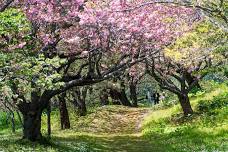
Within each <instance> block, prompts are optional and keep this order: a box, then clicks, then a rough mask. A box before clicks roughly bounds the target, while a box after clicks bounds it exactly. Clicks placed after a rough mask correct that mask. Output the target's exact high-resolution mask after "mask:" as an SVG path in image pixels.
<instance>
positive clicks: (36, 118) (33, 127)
mask: <svg viewBox="0 0 228 152" xmlns="http://www.w3.org/2000/svg"><path fill="white" fill-rule="evenodd" d="M41 115H42V112H41V111H40V110H39V111H28V112H27V113H23V121H24V122H23V124H24V125H23V126H24V127H23V135H24V136H23V138H24V139H29V140H31V141H36V140H39V139H41V137H42V135H41V131H40V129H41Z"/></svg>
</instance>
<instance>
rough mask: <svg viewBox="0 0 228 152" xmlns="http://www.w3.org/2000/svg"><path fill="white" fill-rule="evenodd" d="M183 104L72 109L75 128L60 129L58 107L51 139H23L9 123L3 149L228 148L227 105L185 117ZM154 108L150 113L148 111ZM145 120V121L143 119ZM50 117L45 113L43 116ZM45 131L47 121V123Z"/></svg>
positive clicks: (214, 92) (213, 92)
mask: <svg viewBox="0 0 228 152" xmlns="http://www.w3.org/2000/svg"><path fill="white" fill-rule="evenodd" d="M208 90H210V91H209V92H206V93H202V94H199V95H198V96H197V97H192V98H191V102H192V104H193V107H194V108H195V107H196V106H197V103H198V101H199V100H203V99H213V96H219V95H220V94H221V93H223V92H227V91H228V88H227V87H226V86H219V87H216V88H214V89H208ZM179 112H180V107H179V106H174V107H171V108H166V109H157V110H154V109H149V108H124V107H121V106H107V107H101V108H98V109H96V111H95V112H92V113H90V114H89V115H87V116H85V117H82V118H80V119H79V118H78V117H75V115H74V114H73V112H71V115H70V116H71V119H72V121H71V125H72V129H70V130H66V131H60V130H59V128H60V127H59V124H58V122H59V120H58V119H59V118H58V117H57V115H56V114H55V113H54V112H53V115H52V127H53V134H52V140H50V141H48V142H47V141H44V144H41V145H40V144H37V143H30V142H28V141H24V140H20V136H21V133H20V130H18V133H17V134H15V135H12V134H10V133H9V129H8V130H7V129H6V130H2V131H1V130H0V136H1V139H0V151H1V150H4V151H12V152H14V151H26V152H27V151H48V152H49V151H50V152H51V151H53V152H54V151H63V152H65V151H81V152H87V151H100V152H106V151H107V152H139V151H143V152H163V151H175V152H182V151H188V152H189V151H203V150H205V151H216V150H217V151H226V150H228V147H226V146H227V142H228V141H227V139H228V127H227V124H228V122H227V120H228V119H226V118H227V116H228V115H227V114H228V108H227V107H226V108H224V109H219V110H218V113H217V114H216V115H210V116H209V115H205V114H195V115H193V116H191V117H189V118H188V119H183V118H182V117H181V115H178V113H179ZM148 113H149V114H148ZM143 118H145V119H144V121H143V123H142V124H141V122H142V120H143ZM43 121H45V117H44V119H43ZM42 130H43V133H44V134H45V133H46V126H45V122H43V126H42Z"/></svg>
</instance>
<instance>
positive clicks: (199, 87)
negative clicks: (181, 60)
mask: <svg viewBox="0 0 228 152" xmlns="http://www.w3.org/2000/svg"><path fill="white" fill-rule="evenodd" d="M185 77H186V81H187V83H188V85H191V84H192V83H193V82H194V81H195V79H196V78H195V77H194V76H192V75H191V74H190V73H188V72H186V74H185ZM195 87H196V88H198V89H201V86H200V84H199V82H197V83H196V85H195Z"/></svg>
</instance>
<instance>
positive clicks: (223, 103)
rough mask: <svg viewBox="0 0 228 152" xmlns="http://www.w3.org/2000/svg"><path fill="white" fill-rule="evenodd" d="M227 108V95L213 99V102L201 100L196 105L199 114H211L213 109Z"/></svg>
mask: <svg viewBox="0 0 228 152" xmlns="http://www.w3.org/2000/svg"><path fill="white" fill-rule="evenodd" d="M227 106H228V93H224V94H221V95H220V96H217V97H215V98H213V100H207V101H204V100H201V101H199V103H198V107H197V109H198V110H199V111H200V112H201V111H202V112H211V111H212V110H215V109H220V108H223V107H227Z"/></svg>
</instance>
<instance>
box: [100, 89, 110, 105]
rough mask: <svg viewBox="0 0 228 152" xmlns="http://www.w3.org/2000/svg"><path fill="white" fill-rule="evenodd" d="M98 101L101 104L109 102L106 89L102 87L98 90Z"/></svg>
mask: <svg viewBox="0 0 228 152" xmlns="http://www.w3.org/2000/svg"><path fill="white" fill-rule="evenodd" d="M100 102H101V105H102V106H104V105H108V104H109V100H108V92H107V90H106V89H102V90H101V92H100Z"/></svg>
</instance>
